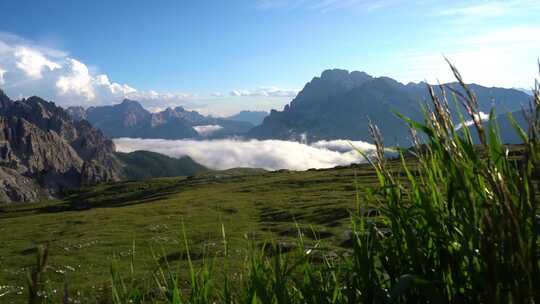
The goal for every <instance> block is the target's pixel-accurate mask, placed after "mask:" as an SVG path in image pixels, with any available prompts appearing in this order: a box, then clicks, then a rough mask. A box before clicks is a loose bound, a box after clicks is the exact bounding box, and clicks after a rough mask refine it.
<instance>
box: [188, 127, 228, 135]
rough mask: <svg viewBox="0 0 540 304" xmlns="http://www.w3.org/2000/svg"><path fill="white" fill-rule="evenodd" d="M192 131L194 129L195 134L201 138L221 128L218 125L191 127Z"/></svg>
mask: <svg viewBox="0 0 540 304" xmlns="http://www.w3.org/2000/svg"><path fill="white" fill-rule="evenodd" d="M193 129H195V131H197V133H199V135H201V136H209V135H211V134H212V133H214V132H216V131H219V130H221V129H223V127H222V126H220V125H204V126H195V127H193Z"/></svg>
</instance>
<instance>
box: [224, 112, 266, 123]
mask: <svg viewBox="0 0 540 304" xmlns="http://www.w3.org/2000/svg"><path fill="white" fill-rule="evenodd" d="M266 116H268V112H266V111H241V112H239V113H236V114H234V115H232V116H229V117H226V119H228V120H236V121H244V122H249V123H251V124H253V125H254V126H258V125H260V124H261V123H262V122H263V120H264V118H265V117H266Z"/></svg>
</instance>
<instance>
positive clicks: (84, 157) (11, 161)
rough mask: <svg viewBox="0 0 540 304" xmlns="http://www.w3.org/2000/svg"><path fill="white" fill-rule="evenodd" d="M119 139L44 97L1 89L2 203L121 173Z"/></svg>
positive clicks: (115, 177)
mask: <svg viewBox="0 0 540 304" xmlns="http://www.w3.org/2000/svg"><path fill="white" fill-rule="evenodd" d="M113 152H114V144H113V142H112V141H111V140H109V139H107V138H106V137H105V136H104V135H103V134H102V133H101V132H100V131H98V130H96V129H94V128H93V127H92V126H91V125H90V124H89V123H88V122H86V121H85V120H81V121H77V120H74V119H72V118H71V116H70V115H69V114H68V113H67V112H66V111H64V110H63V109H62V108H60V107H57V106H56V105H55V104H54V103H52V102H47V101H45V100H43V99H41V98H39V97H35V96H34V97H30V98H28V99H23V100H20V101H12V100H10V99H9V98H8V97H7V96H6V95H5V94H4V93H3V92H2V91H0V177H1V178H0V202H15V201H34V200H37V199H38V198H40V197H53V196H57V195H60V194H62V193H63V192H64V190H66V189H70V188H76V187H80V186H84V185H91V184H95V183H99V182H103V181H116V180H119V179H120V178H121V177H122V170H121V165H120V163H119V162H118V160H117V159H116V157H115V156H114V154H113Z"/></svg>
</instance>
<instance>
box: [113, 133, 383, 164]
mask: <svg viewBox="0 0 540 304" xmlns="http://www.w3.org/2000/svg"><path fill="white" fill-rule="evenodd" d="M114 142H115V144H116V147H117V150H119V151H122V152H132V151H136V150H148V151H154V152H158V153H162V154H165V155H169V156H171V157H180V156H184V155H188V156H191V157H192V158H193V159H194V160H195V161H197V162H199V163H201V164H203V165H205V166H207V167H209V168H213V169H230V168H236V167H252V168H264V169H268V170H278V169H290V170H307V169H310V168H331V167H335V166H338V165H348V164H351V163H357V162H363V161H364V158H363V157H362V156H361V155H360V154H359V153H358V152H357V151H355V150H354V149H353V148H352V147H351V144H350V142H349V141H346V140H332V141H320V142H316V143H313V144H311V145H308V144H303V143H298V142H292V141H283V140H249V141H242V140H234V139H222V140H203V141H195V140H166V139H136V138H119V139H115V140H114ZM352 144H353V145H354V146H355V147H357V148H358V149H360V150H362V151H364V152H365V153H366V154H368V155H372V153H373V152H374V149H375V147H374V146H373V145H371V144H369V143H365V142H361V141H356V142H352Z"/></svg>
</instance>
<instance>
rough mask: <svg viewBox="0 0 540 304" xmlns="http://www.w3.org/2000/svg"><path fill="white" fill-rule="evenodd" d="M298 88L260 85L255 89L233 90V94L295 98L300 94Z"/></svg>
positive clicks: (231, 93)
mask: <svg viewBox="0 0 540 304" xmlns="http://www.w3.org/2000/svg"><path fill="white" fill-rule="evenodd" d="M298 92H299V90H298V89H283V88H278V87H259V88H257V89H254V90H232V91H231V92H230V95H231V96H247V97H288V98H294V97H296V95H297V94H298Z"/></svg>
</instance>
